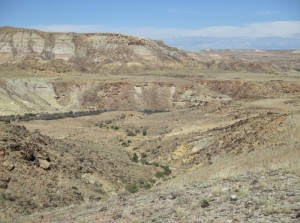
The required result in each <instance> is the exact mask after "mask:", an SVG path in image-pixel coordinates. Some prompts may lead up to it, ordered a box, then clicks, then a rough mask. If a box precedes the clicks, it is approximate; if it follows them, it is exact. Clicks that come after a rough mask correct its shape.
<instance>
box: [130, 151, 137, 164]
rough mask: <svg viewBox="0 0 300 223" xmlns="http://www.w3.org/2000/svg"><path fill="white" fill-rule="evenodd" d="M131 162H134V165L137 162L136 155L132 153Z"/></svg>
mask: <svg viewBox="0 0 300 223" xmlns="http://www.w3.org/2000/svg"><path fill="white" fill-rule="evenodd" d="M131 161H133V162H135V163H137V162H139V157H138V155H137V154H136V153H134V154H133V155H132V157H131Z"/></svg>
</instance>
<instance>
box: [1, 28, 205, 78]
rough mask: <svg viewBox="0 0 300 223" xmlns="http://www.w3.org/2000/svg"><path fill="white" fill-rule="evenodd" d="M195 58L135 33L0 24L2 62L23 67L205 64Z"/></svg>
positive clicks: (113, 68)
mask: <svg viewBox="0 0 300 223" xmlns="http://www.w3.org/2000/svg"><path fill="white" fill-rule="evenodd" d="M195 61H196V60H195V59H193V58H192V57H190V56H188V55H187V54H186V53H184V52H183V51H180V50H178V49H176V48H172V47H169V46H167V45H165V44H164V43H163V42H161V41H154V40H146V39H143V38H138V37H134V36H128V35H122V34H113V33H97V34H78V33H46V32H41V31H38V30H30V29H17V28H10V27H2V28H0V64H2V65H3V64H6V65H7V64H17V65H18V67H19V68H21V69H37V70H51V69H52V70H53V69H54V71H58V72H64V71H68V70H72V69H74V70H78V71H82V72H94V73H96V72H99V71H110V72H115V73H118V72H124V71H125V72H126V71H127V72H130V71H144V70H151V69H166V68H167V69H169V68H182V67H185V66H189V67H192V66H198V67H199V66H201V64H200V63H197V65H196V63H195ZM50 62H51V63H50Z"/></svg>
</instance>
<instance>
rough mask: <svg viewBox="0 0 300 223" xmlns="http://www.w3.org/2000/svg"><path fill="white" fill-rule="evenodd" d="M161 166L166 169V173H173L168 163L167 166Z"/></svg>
mask: <svg viewBox="0 0 300 223" xmlns="http://www.w3.org/2000/svg"><path fill="white" fill-rule="evenodd" d="M161 168H163V169H164V174H165V175H170V174H171V173H172V170H171V169H170V167H169V166H168V165H167V166H161Z"/></svg>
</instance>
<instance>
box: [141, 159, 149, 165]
mask: <svg viewBox="0 0 300 223" xmlns="http://www.w3.org/2000/svg"><path fill="white" fill-rule="evenodd" d="M141 164H144V165H150V163H149V162H148V160H146V159H141Z"/></svg>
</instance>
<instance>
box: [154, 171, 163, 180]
mask: <svg viewBox="0 0 300 223" xmlns="http://www.w3.org/2000/svg"><path fill="white" fill-rule="evenodd" d="M155 176H156V177H157V178H162V177H163V176H164V172H161V171H158V172H156V174H155Z"/></svg>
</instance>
